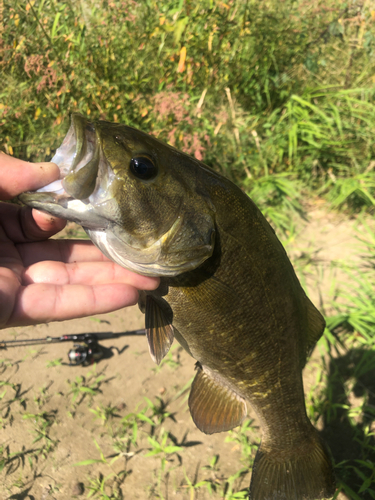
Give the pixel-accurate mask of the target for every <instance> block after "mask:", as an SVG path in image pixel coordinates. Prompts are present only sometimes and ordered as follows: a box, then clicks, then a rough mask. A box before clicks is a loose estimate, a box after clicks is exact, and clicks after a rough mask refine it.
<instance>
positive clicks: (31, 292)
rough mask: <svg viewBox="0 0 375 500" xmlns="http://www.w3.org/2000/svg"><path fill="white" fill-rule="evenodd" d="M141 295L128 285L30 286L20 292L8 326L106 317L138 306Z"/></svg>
mask: <svg viewBox="0 0 375 500" xmlns="http://www.w3.org/2000/svg"><path fill="white" fill-rule="evenodd" d="M138 296H139V295H138V291H137V289H136V288H134V287H132V286H130V285H125V284H114V285H95V286H85V285H71V286H70V285H64V286H56V285H49V284H34V285H29V286H27V287H22V288H21V289H20V292H19V294H18V300H17V304H16V306H15V308H14V311H13V314H12V315H11V317H10V318H9V320H8V323H7V325H6V326H23V325H35V324H39V323H49V322H50V321H63V320H67V319H74V318H83V317H85V316H91V315H94V314H103V313H107V312H111V311H115V310H116V309H120V308H122V307H127V306H131V305H134V304H136V303H137V301H138Z"/></svg>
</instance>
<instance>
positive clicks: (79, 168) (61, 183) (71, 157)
mask: <svg viewBox="0 0 375 500" xmlns="http://www.w3.org/2000/svg"><path fill="white" fill-rule="evenodd" d="M51 162H52V163H56V165H57V166H58V167H59V169H60V179H58V180H56V181H54V182H52V183H50V184H48V185H46V186H43V187H42V188H40V189H38V190H37V191H33V192H27V193H23V194H22V195H20V197H19V198H20V200H21V201H22V202H24V203H25V204H27V205H30V206H32V207H34V208H38V209H40V210H44V211H46V212H48V213H51V214H52V215H55V216H57V217H62V218H65V219H68V220H71V221H74V222H77V223H78V224H80V225H82V226H84V227H85V228H88V229H102V230H105V229H106V228H107V227H108V222H109V221H108V219H107V218H106V217H104V216H102V215H100V213H99V212H100V211H98V206H100V204H101V203H103V202H105V201H107V202H108V201H109V195H108V194H106V189H105V188H106V186H107V185H108V183H109V180H110V177H111V176H112V177H113V173H112V172H111V169H110V168H109V167H108V165H107V164H106V161H105V158H104V157H103V155H102V153H101V141H100V136H99V134H98V132H97V131H96V129H95V127H94V125H93V124H92V123H90V122H88V121H87V120H86V118H84V117H83V116H81V115H79V114H73V115H72V118H71V126H70V128H69V130H68V133H67V134H66V136H65V138H64V140H63V143H62V144H61V146H60V147H59V148H58V149H57V150H56V153H55V155H54V157H53V158H52V159H51ZM99 170H100V171H101V176H100V177H101V178H102V182H101V185H99V182H98V178H99ZM103 184H104V186H103Z"/></svg>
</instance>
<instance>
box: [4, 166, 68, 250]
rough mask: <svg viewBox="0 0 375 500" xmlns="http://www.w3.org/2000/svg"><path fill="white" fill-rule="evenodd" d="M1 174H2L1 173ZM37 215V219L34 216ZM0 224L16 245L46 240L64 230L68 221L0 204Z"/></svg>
mask: <svg viewBox="0 0 375 500" xmlns="http://www.w3.org/2000/svg"><path fill="white" fill-rule="evenodd" d="M0 173H1V172H0ZM34 213H35V215H36V219H34V217H33V214H34ZM0 223H1V226H2V228H3V229H4V232H5V234H6V236H7V238H9V239H10V240H11V241H13V242H14V243H23V242H27V241H34V240H45V239H47V238H49V237H50V236H52V235H54V234H55V233H56V232H57V231H60V230H61V229H63V227H64V226H65V224H66V221H64V220H62V219H57V218H53V217H51V216H50V215H47V214H42V212H39V211H37V210H35V211H32V209H31V208H29V207H20V206H19V205H15V204H14V203H0Z"/></svg>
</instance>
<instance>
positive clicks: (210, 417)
mask: <svg viewBox="0 0 375 500" xmlns="http://www.w3.org/2000/svg"><path fill="white" fill-rule="evenodd" d="M197 370H198V372H197V374H196V376H195V379H194V381H193V384H192V386H191V391H190V396H189V408H190V413H191V416H192V418H193V421H194V423H195V425H196V426H197V427H198V429H199V430H200V431H202V432H204V433H205V434H213V433H214V432H224V431H229V430H231V429H233V428H234V427H237V426H238V425H240V424H241V423H242V422H243V420H244V418H245V417H246V414H247V408H246V403H245V400H244V399H243V398H241V397H240V396H238V395H237V394H236V393H235V392H233V391H232V390H231V389H230V388H229V387H226V386H225V385H223V384H222V383H221V382H220V381H218V380H215V378H214V376H212V375H211V374H209V373H207V372H206V371H205V370H204V369H202V367H201V365H200V364H198V365H197Z"/></svg>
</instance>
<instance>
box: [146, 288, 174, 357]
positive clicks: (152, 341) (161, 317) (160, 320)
mask: <svg viewBox="0 0 375 500" xmlns="http://www.w3.org/2000/svg"><path fill="white" fill-rule="evenodd" d="M146 335H147V340H148V348H149V350H150V355H151V358H152V359H153V361H155V363H157V364H158V365H159V364H160V362H161V360H162V359H163V358H164V356H165V355H166V354H167V352H168V351H169V349H170V347H171V345H172V342H173V338H174V335H173V326H172V325H171V324H170V323H169V322H168V320H167V319H166V315H165V313H164V312H163V310H162V309H161V307H159V305H158V304H157V303H156V302H155V300H154V299H153V298H152V297H151V296H150V295H147V297H146Z"/></svg>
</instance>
